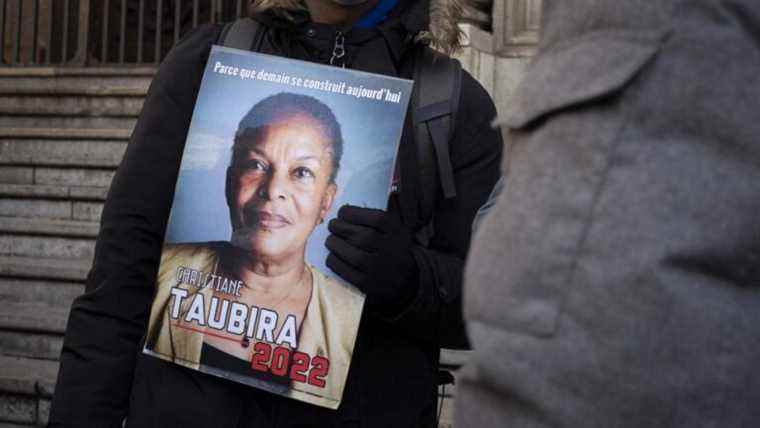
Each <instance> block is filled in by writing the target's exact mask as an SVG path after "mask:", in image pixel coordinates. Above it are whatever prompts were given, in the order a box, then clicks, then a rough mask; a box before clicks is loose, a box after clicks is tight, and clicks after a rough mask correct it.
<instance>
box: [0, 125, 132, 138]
mask: <svg viewBox="0 0 760 428" xmlns="http://www.w3.org/2000/svg"><path fill="white" fill-rule="evenodd" d="M131 134H132V130H131V129H122V128H73V127H67V128H52V127H44V128H40V127H32V128H23V127H0V138H2V139H45V140H56V139H60V140H128V139H129V137H130V135H131Z"/></svg>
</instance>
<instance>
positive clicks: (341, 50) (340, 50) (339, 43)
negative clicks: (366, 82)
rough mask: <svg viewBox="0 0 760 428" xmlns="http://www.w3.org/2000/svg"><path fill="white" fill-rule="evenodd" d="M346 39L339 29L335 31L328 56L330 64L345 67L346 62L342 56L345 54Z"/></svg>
mask: <svg viewBox="0 0 760 428" xmlns="http://www.w3.org/2000/svg"><path fill="white" fill-rule="evenodd" d="M345 42H346V39H345V37H343V33H342V32H340V31H336V32H335V42H334V43H333V51H332V57H331V58H330V65H334V66H336V67H343V68H346V63H345V60H344V59H343V57H345V56H346V45H345Z"/></svg>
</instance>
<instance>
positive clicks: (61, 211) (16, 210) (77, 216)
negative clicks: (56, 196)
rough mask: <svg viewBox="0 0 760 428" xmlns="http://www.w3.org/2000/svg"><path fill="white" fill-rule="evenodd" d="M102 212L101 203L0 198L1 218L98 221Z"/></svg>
mask: <svg viewBox="0 0 760 428" xmlns="http://www.w3.org/2000/svg"><path fill="white" fill-rule="evenodd" d="M102 211H103V203H101V202H87V201H73V200H50V199H18V198H0V216H2V217H35V218H44V219H62V220H81V221H99V220H100V214H101V213H102Z"/></svg>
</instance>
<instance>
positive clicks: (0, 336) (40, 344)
mask: <svg viewBox="0 0 760 428" xmlns="http://www.w3.org/2000/svg"><path fill="white" fill-rule="evenodd" d="M62 346H63V336H62V335H60V334H38V333H29V332H26V331H23V332H19V331H2V330H0V350H1V351H0V353H2V354H3V355H6V356H10V357H28V358H38V359H43V360H58V359H59V358H60V356H61V347H62Z"/></svg>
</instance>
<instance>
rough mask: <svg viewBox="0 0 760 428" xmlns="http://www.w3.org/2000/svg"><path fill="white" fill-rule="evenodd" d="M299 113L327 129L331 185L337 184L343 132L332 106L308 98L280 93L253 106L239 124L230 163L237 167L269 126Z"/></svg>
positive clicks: (306, 96)
mask: <svg viewBox="0 0 760 428" xmlns="http://www.w3.org/2000/svg"><path fill="white" fill-rule="evenodd" d="M297 114H307V115H309V116H311V117H312V118H314V120H316V121H317V122H319V123H321V124H322V125H323V126H324V131H325V132H326V134H327V135H326V136H327V138H328V140H329V141H330V146H331V147H330V148H331V150H330V152H331V155H332V156H331V157H332V167H333V168H332V172H331V173H330V182H331V183H334V182H335V177H336V176H337V175H338V169H339V168H340V159H341V157H342V156H343V135H342V133H341V131H340V123H338V119H336V118H335V115H334V114H333V112H332V110H330V107H328V106H327V105H326V104H324V103H323V102H321V101H319V100H318V99H316V98H314V97H310V96H308V95H300V94H294V93H290V92H280V93H279V94H275V95H271V96H269V97H266V98H264V99H263V100H261V101H259V102H257V103H256V104H254V106H253V107H251V109H250V110H249V111H248V113H246V115H245V116H243V118H242V119H240V123H239V124H238V130H237V133H235V143H234V144H233V145H232V160H231V164H232V165H236V164H237V163H238V162H239V161H240V160H241V159H243V158H244V157H245V156H246V155H247V153H248V150H249V147H250V145H251V144H252V143H251V142H252V141H256V139H257V138H258V137H259V134H260V133H261V132H263V130H264V129H265V128H266V127H267V126H268V125H270V124H272V123H274V122H277V121H278V120H279V119H284V118H287V117H291V116H295V115H297Z"/></svg>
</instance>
